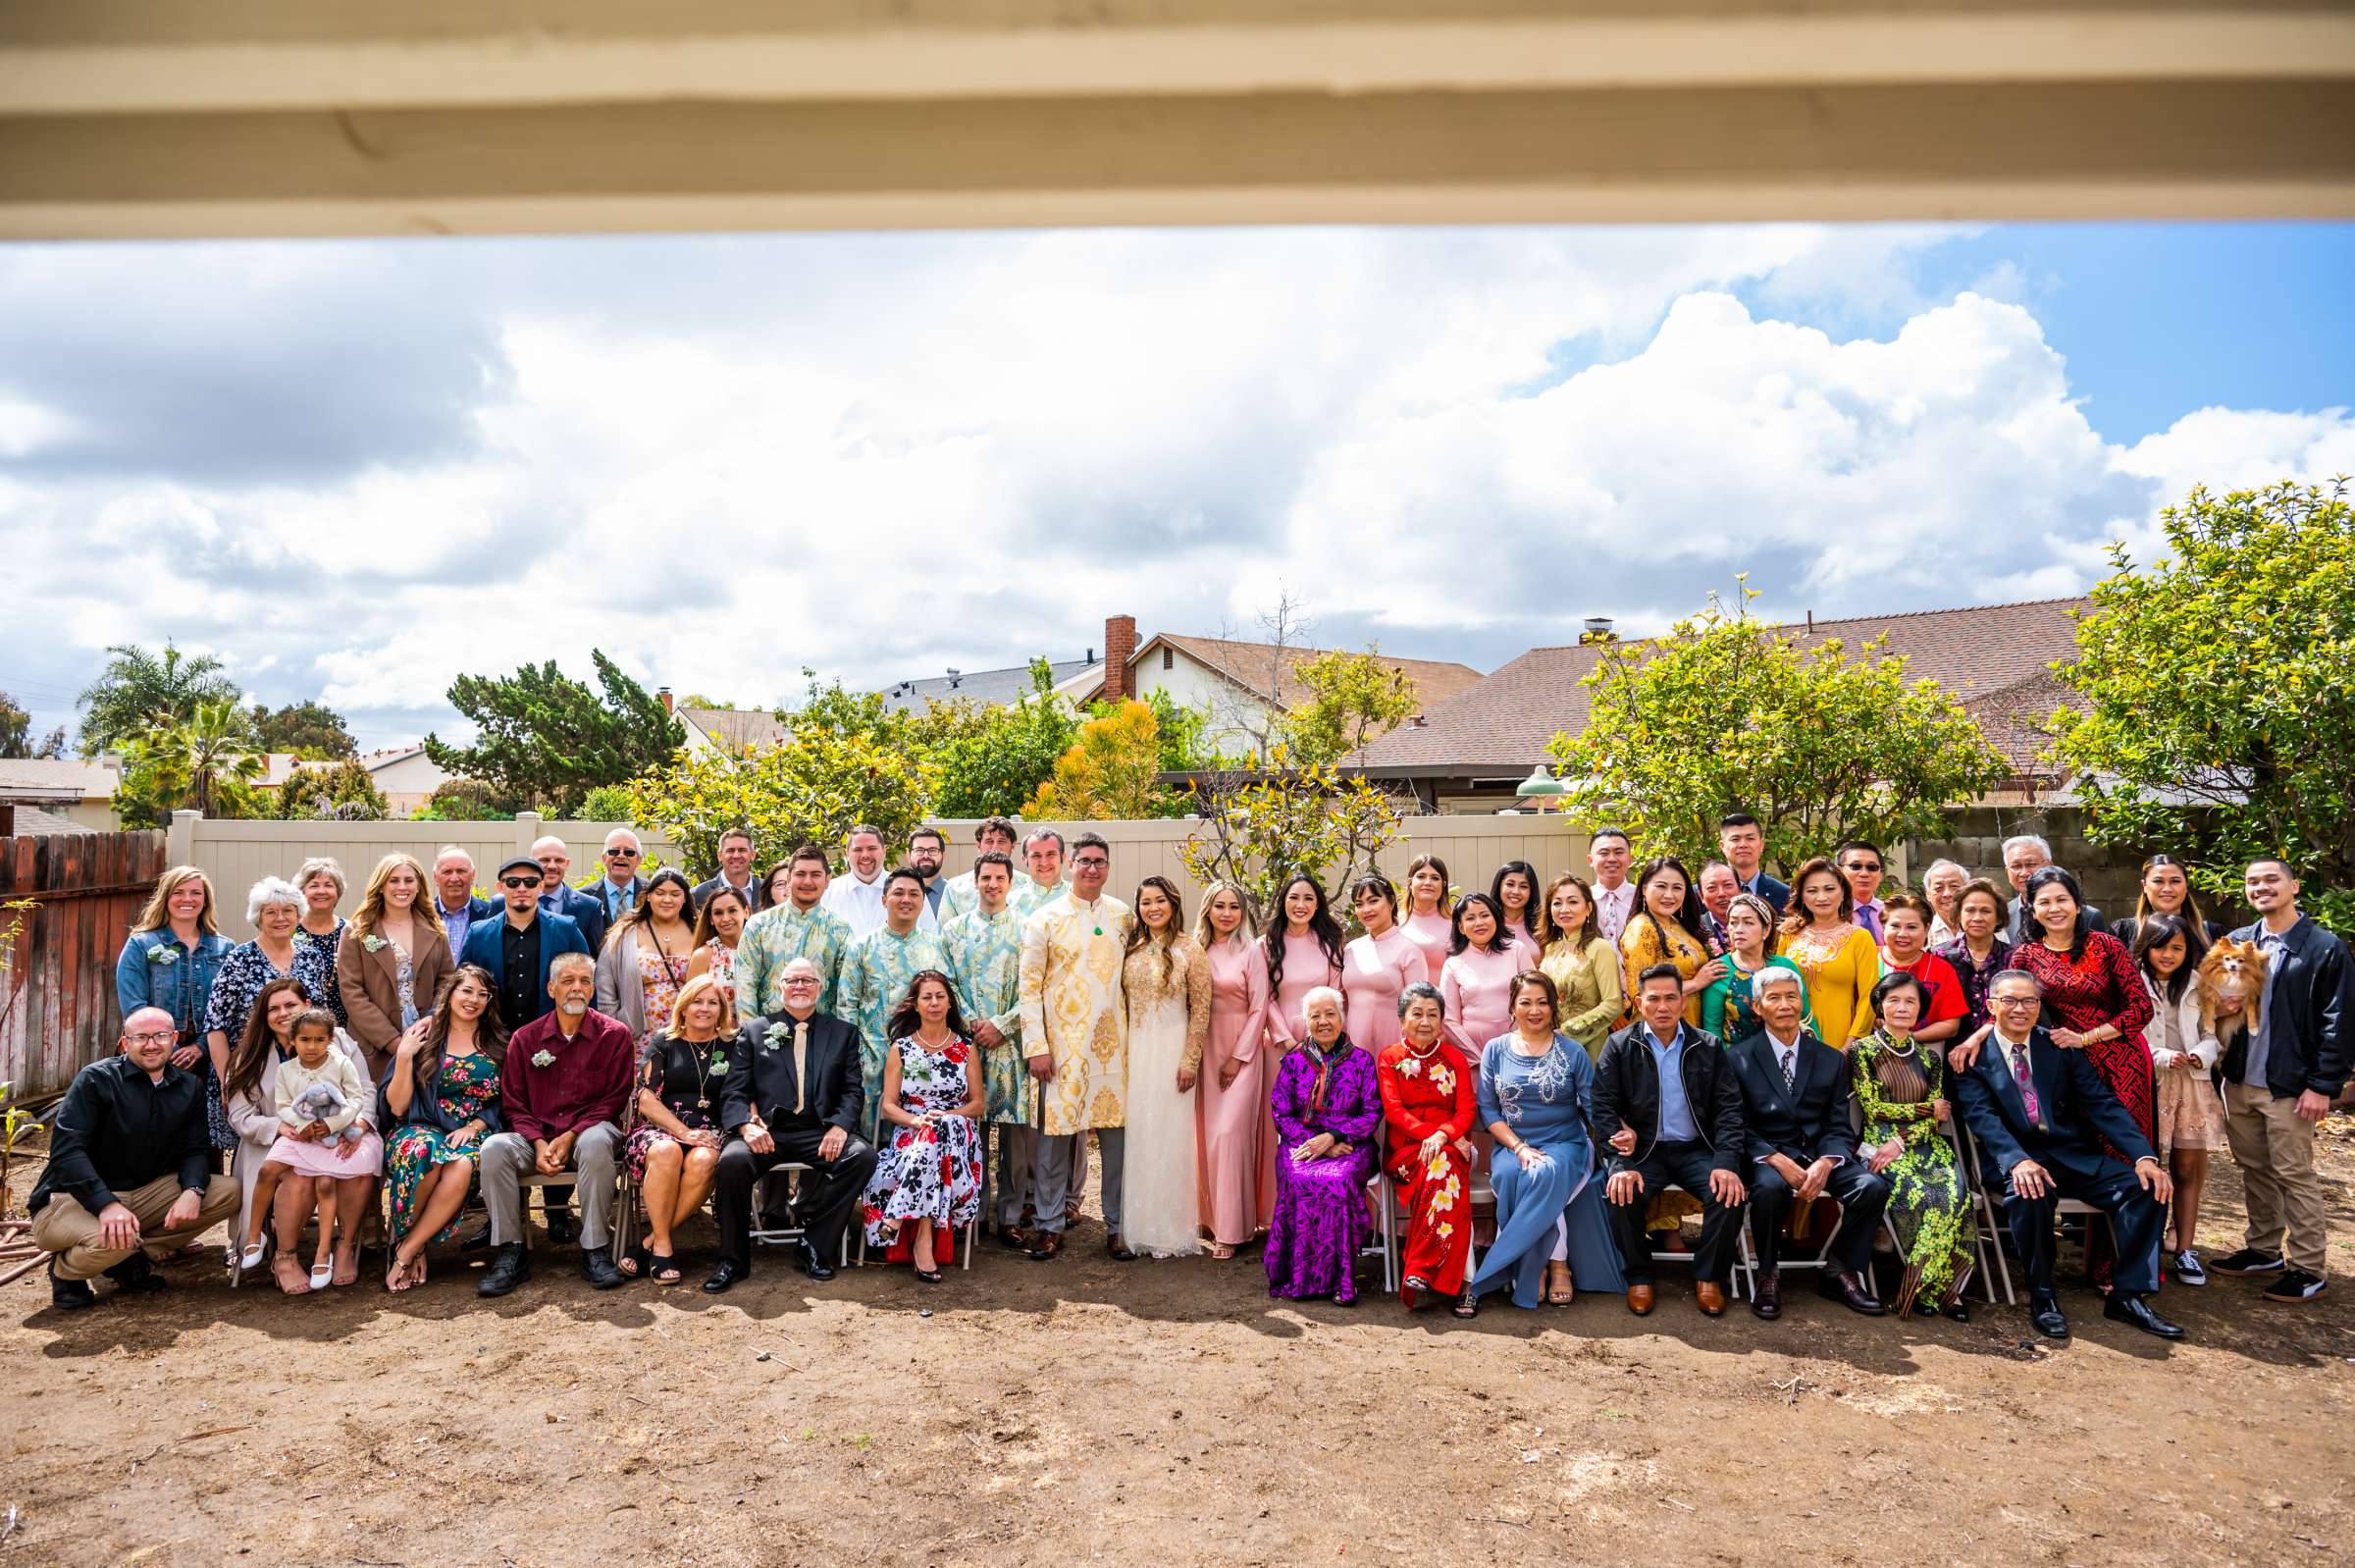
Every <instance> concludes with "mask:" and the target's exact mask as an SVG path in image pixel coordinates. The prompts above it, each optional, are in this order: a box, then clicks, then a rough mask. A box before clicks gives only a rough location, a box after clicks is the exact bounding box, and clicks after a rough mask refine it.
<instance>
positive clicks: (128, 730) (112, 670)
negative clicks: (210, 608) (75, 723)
mask: <svg viewBox="0 0 2355 1568" xmlns="http://www.w3.org/2000/svg"><path fill="white" fill-rule="evenodd" d="M106 652H107V660H106V666H105V668H104V669H102V670H100V671H99V673H98V678H97V679H96V680H94V681H92V682H90V684H89V685H87V686H85V687H83V688H82V690H81V695H80V696H79V697H78V698H77V699H75V702H76V705H77V706H80V707H82V708H86V709H87V711H86V712H85V713H84V714H83V715H82V720H81V755H82V756H84V757H95V756H97V755H98V754H99V753H100V752H103V751H106V750H108V749H109V748H120V747H128V746H129V745H130V744H131V742H132V741H134V740H137V739H138V738H140V737H141V736H144V735H145V734H147V732H148V731H150V730H153V729H156V728H158V727H170V726H172V725H176V724H184V723H187V722H188V721H189V720H191V719H193V718H194V717H195V716H196V706H197V705H198V704H199V703H235V701H236V699H237V683H236V682H235V681H233V680H231V679H230V678H229V676H228V675H227V674H226V673H224V671H225V669H226V666H225V665H223V664H222V662H221V661H220V660H219V659H217V658H215V657H213V656H212V655H211V654H209V653H196V654H185V653H182V652H181V651H180V650H179V649H178V648H175V647H174V646H173V645H172V644H171V643H169V642H167V643H165V644H164V651H163V653H160V654H158V653H149V652H148V651H147V650H145V649H143V648H140V647H139V646H137V645H136V644H133V643H122V644H118V645H116V646H115V647H112V648H109V649H108V650H107V651H106Z"/></svg>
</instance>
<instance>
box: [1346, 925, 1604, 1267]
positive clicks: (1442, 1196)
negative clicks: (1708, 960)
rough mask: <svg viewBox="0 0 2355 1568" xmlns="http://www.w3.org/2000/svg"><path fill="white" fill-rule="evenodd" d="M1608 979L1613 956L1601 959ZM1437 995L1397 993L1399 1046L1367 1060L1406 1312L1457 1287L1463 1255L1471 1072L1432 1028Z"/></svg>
mask: <svg viewBox="0 0 2355 1568" xmlns="http://www.w3.org/2000/svg"><path fill="white" fill-rule="evenodd" d="M1610 957H1611V967H1612V970H1613V978H1614V979H1615V978H1616V977H1617V974H1616V971H1617V969H1618V966H1619V958H1618V955H1617V954H1616V953H1615V952H1614V953H1613V954H1612V955H1611V956H1610ZM1442 1019H1443V1007H1442V1004H1441V1002H1440V1000H1439V987H1438V986H1436V985H1431V984H1427V983H1425V982H1424V981H1421V980H1418V981H1416V982H1415V983H1414V984H1412V985H1409V986H1407V987H1405V988H1404V989H1402V990H1401V991H1399V993H1398V1033H1399V1035H1400V1038H1398V1039H1397V1040H1394V1041H1392V1042H1391V1043H1390V1044H1389V1045H1387V1046H1385V1047H1384V1048H1383V1050H1382V1052H1381V1054H1380V1055H1378V1056H1376V1057H1375V1058H1374V1075H1375V1077H1376V1079H1377V1080H1378V1081H1379V1082H1380V1083H1381V1085H1382V1120H1383V1125H1384V1127H1385V1128H1386V1129H1387V1132H1388V1133H1389V1144H1388V1148H1387V1151H1386V1152H1385V1154H1384V1157H1383V1169H1384V1170H1385V1172H1386V1173H1387V1175H1388V1176H1389V1178H1390V1180H1391V1182H1392V1183H1393V1184H1394V1185H1395V1186H1396V1188H1397V1195H1398V1206H1399V1208H1400V1209H1402V1210H1404V1211H1405V1219H1406V1238H1405V1244H1404V1247H1403V1250H1402V1253H1401V1256H1400V1267H1399V1276H1400V1283H1399V1287H1398V1298H1399V1300H1401V1301H1403V1302H1405V1303H1406V1307H1407V1310H1408V1311H1410V1312H1411V1311H1413V1310H1414V1309H1415V1308H1416V1307H1418V1306H1421V1305H1424V1304H1426V1303H1427V1302H1429V1301H1434V1300H1440V1299H1446V1298H1452V1297H1454V1296H1456V1295H1459V1294H1461V1293H1462V1291H1463V1288H1464V1266H1465V1265H1466V1264H1467V1263H1468V1262H1469V1261H1470V1260H1471V1256H1472V1167H1473V1162H1474V1161H1476V1160H1477V1159H1478V1158H1479V1156H1480V1150H1479V1148H1478V1146H1476V1145H1475V1144H1474V1143H1473V1141H1472V1137H1471V1132H1472V1124H1473V1121H1474V1120H1475V1119H1476V1118H1477V1117H1478V1116H1479V1115H1480V1102H1479V1098H1478V1095H1477V1094H1476V1093H1475V1091H1474V1088H1473V1078H1474V1075H1475V1074H1474V1072H1473V1068H1472V1064H1471V1062H1470V1061H1469V1060H1467V1059H1466V1058H1465V1056H1464V1053H1463V1052H1461V1051H1459V1050H1457V1049H1456V1048H1455V1046H1454V1045H1453V1044H1452V1043H1451V1042H1449V1040H1448V1039H1447V1038H1446V1035H1445V1033H1444V1032H1443V1029H1442Z"/></svg>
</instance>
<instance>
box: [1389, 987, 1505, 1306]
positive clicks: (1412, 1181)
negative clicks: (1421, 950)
mask: <svg viewBox="0 0 2355 1568" xmlns="http://www.w3.org/2000/svg"><path fill="white" fill-rule="evenodd" d="M1398 1021H1399V1027H1400V1029H1401V1031H1402V1035H1403V1037H1402V1038H1400V1039H1398V1040H1395V1041H1392V1042H1391V1043H1390V1044H1389V1045H1387V1046H1385V1047H1384V1048H1383V1049H1382V1051H1381V1053H1380V1054H1379V1055H1377V1056H1376V1057H1375V1059H1374V1075H1375V1077H1376V1079H1377V1080H1378V1081H1379V1082H1380V1083H1381V1085H1382V1119H1383V1124H1384V1125H1385V1126H1386V1127H1387V1129H1388V1132H1389V1146H1388V1151H1387V1155H1386V1156H1385V1166H1384V1169H1385V1170H1386V1171H1387V1172H1388V1174H1389V1177H1390V1180H1391V1182H1392V1183H1393V1184H1394V1185H1395V1186H1396V1187H1397V1196H1398V1206H1399V1208H1400V1209H1401V1210H1403V1211H1404V1212H1405V1215H1406V1245H1405V1249H1404V1252H1403V1254H1402V1256H1401V1257H1400V1259H1399V1274H1400V1280H1399V1284H1398V1299H1399V1300H1401V1301H1403V1302H1405V1303H1406V1306H1407V1309H1408V1310H1409V1311H1412V1310H1413V1309H1414V1308H1415V1307H1416V1306H1417V1305H1419V1304H1420V1301H1421V1298H1423V1297H1426V1296H1430V1297H1437V1298H1440V1299H1444V1298H1446V1297H1449V1296H1454V1295H1457V1294H1460V1293H1461V1292H1462V1290H1463V1288H1464V1265H1465V1263H1466V1262H1467V1261H1468V1260H1469V1258H1470V1256H1471V1252H1472V1161H1473V1158H1474V1156H1475V1155H1476V1154H1477V1153H1478V1152H1479V1151H1478V1149H1477V1148H1476V1147H1475V1146H1474V1144H1473V1142H1472V1138H1471V1132H1472V1122H1473V1119H1474V1118H1475V1117H1476V1116H1478V1115H1479V1104H1478V1101H1477V1099H1476V1098H1475V1096H1474V1093H1473V1088H1472V1064H1471V1063H1469V1062H1467V1061H1465V1060H1464V1053H1463V1052H1461V1051H1459V1050H1457V1049H1456V1048H1455V1047H1454V1046H1453V1045H1452V1044H1450V1043H1449V1042H1448V1040H1447V1038H1446V1036H1445V1034H1444V1033H1443V1032H1442V1031H1441V1028H1440V1008H1439V987H1437V986H1435V985H1429V984H1426V983H1424V982H1423V981H1420V980H1418V981H1416V982H1415V983H1414V984H1412V985H1410V986H1408V987H1406V989H1405V990H1403V991H1401V992H1400V993H1399V996H1398Z"/></svg>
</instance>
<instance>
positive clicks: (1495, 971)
mask: <svg viewBox="0 0 2355 1568" xmlns="http://www.w3.org/2000/svg"><path fill="white" fill-rule="evenodd" d="M1536 967H1538V955H1537V954H1535V953H1533V952H1532V951H1530V949H1529V947H1528V945H1527V944H1526V943H1523V942H1519V941H1515V942H1512V943H1510V944H1508V945H1507V946H1506V948H1505V949H1504V951H1503V952H1501V953H1499V952H1494V951H1488V952H1483V951H1482V950H1481V949H1479V948H1470V947H1468V948H1466V949H1464V950H1463V951H1462V952H1461V953H1458V954H1456V955H1455V956H1454V957H1452V958H1450V959H1449V960H1448V961H1447V963H1446V965H1445V966H1444V967H1441V968H1440V970H1439V1006H1440V1010H1441V1014H1442V1017H1443V1019H1444V1024H1443V1026H1444V1027H1445V1029H1446V1031H1447V1038H1448V1039H1450V1040H1452V1041H1454V1042H1455V1047H1456V1049H1457V1050H1459V1051H1461V1052H1463V1053H1464V1055H1465V1056H1467V1057H1469V1058H1471V1059H1472V1060H1474V1061H1478V1060H1479V1059H1480V1053H1481V1051H1482V1050H1483V1048H1485V1047H1486V1046H1487V1045H1488V1043H1489V1042H1490V1041H1491V1040H1493V1039H1495V1038H1496V1037H1497V1036H1498V1035H1500V1034H1503V1033H1505V1032H1507V1031H1508V1030H1510V1029H1511V1028H1512V1026H1513V1010H1512V1007H1511V1005H1510V1003H1509V1002H1507V1000H1506V993H1507V992H1508V991H1509V990H1510V989H1511V986H1512V983H1513V976H1514V975H1516V974H1518V973H1520V972H1521V971H1522V970H1523V969H1534V968H1536Z"/></svg>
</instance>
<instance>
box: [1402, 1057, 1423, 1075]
mask: <svg viewBox="0 0 2355 1568" xmlns="http://www.w3.org/2000/svg"><path fill="white" fill-rule="evenodd" d="M1398 1075H1399V1076H1400V1077H1402V1078H1419V1077H1421V1076H1422V1075H1423V1064H1422V1063H1420V1062H1418V1061H1416V1060H1415V1059H1414V1058H1413V1057H1411V1056H1410V1057H1408V1058H1407V1059H1406V1060H1405V1061H1403V1062H1401V1063H1399V1064H1398Z"/></svg>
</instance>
